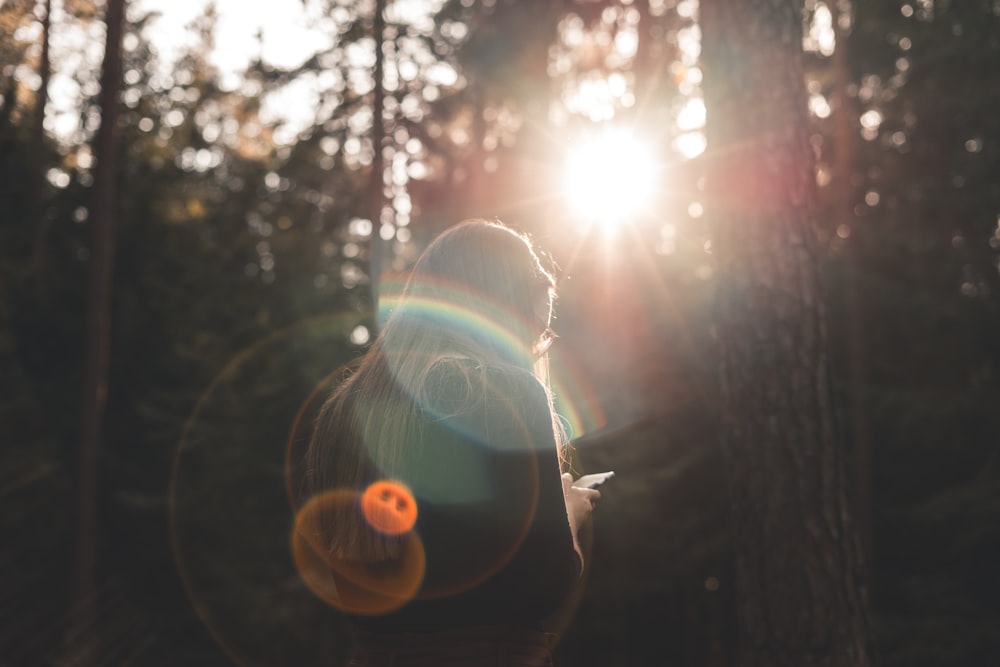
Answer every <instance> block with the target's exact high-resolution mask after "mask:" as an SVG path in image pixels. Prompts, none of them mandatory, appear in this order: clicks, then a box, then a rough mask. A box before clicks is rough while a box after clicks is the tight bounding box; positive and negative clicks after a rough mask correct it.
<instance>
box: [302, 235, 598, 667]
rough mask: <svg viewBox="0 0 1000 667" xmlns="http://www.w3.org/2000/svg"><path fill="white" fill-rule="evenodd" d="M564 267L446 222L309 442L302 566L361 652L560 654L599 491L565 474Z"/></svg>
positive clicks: (360, 661) (493, 658) (380, 656)
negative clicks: (557, 343)
mask: <svg viewBox="0 0 1000 667" xmlns="http://www.w3.org/2000/svg"><path fill="white" fill-rule="evenodd" d="M553 295H554V281H553V279H552V276H551V275H550V274H549V273H548V272H546V271H545V269H544V268H543V267H542V265H541V263H540V262H539V259H538V256H537V255H536V254H535V252H534V250H533V249H532V246H531V244H530V242H529V241H528V240H527V239H526V238H525V237H524V236H521V235H519V234H517V233H515V232H514V231H512V230H511V229H509V228H507V227H505V226H503V225H501V224H499V223H495V222H485V221H480V220H476V221H468V222H465V223H462V224H459V225H457V226H455V227H452V228H451V229H449V230H447V231H445V232H444V233H443V234H441V235H440V236H439V237H438V238H437V239H436V240H435V241H434V242H433V243H431V245H430V246H429V247H428V248H427V250H426V251H425V252H424V253H423V255H422V256H421V257H420V259H419V260H418V261H417V263H416V266H415V267H414V269H413V272H412V274H411V276H410V279H409V281H408V282H407V284H406V287H405V288H404V290H403V293H402V295H401V297H400V298H399V299H398V301H397V302H396V303H395V304H393V307H392V310H391V313H390V315H389V317H388V318H387V320H386V322H385V326H384V327H383V330H382V333H381V334H380V336H379V337H378V339H377V340H376V341H375V342H374V343H373V345H372V346H371V348H370V349H369V351H368V352H367V354H366V355H365V357H364V358H363V359H362V361H361V364H360V366H359V367H358V370H357V371H356V372H355V373H354V374H353V375H352V376H351V377H350V378H349V379H347V381H346V382H344V383H343V384H342V385H341V386H340V387H339V388H338V389H337V390H335V392H334V393H333V395H332V396H331V397H330V398H329V399H328V400H327V402H326V403H325V404H324V406H323V409H322V410H321V412H320V415H319V417H318V419H317V423H316V429H315V431H314V434H313V437H312V440H311V442H310V445H309V449H308V452H307V454H306V462H305V469H306V480H305V481H306V488H307V495H308V498H309V501H308V502H307V503H306V504H305V505H304V506H303V508H302V510H301V511H300V513H299V519H298V521H297V533H296V535H297V536H296V542H295V544H297V545H298V547H296V562H297V563H298V564H299V567H300V571H303V576H304V577H305V579H306V580H307V582H309V583H310V585H311V586H312V588H313V590H314V591H317V592H318V593H320V595H321V596H322V597H324V599H326V600H328V601H329V602H331V603H332V604H335V605H336V606H338V607H339V608H341V609H342V610H344V611H346V612H347V613H348V614H349V615H350V616H351V620H352V625H353V626H354V628H355V629H356V631H357V633H356V640H357V641H356V650H355V653H354V658H353V661H352V663H351V664H352V665H355V666H357V667H375V666H379V665H395V666H397V667H405V666H408V665H412V666H417V665H456V666H457V665H479V664H483V663H484V661H487V660H488V661H489V662H488V664H490V665H548V664H551V653H550V650H551V647H550V643H551V641H550V640H551V635H548V634H546V633H545V632H544V630H545V628H544V627H543V626H542V624H543V621H544V619H545V618H546V617H547V616H549V615H550V614H552V613H553V612H555V611H556V610H557V609H558V608H559V606H560V605H561V604H562V603H563V602H564V601H565V599H566V597H567V596H568V594H569V593H570V591H571V589H572V587H573V586H574V585H575V584H576V582H577V581H578V579H579V576H580V573H581V571H582V568H583V558H582V554H581V552H580V548H579V543H578V540H577V530H578V528H579V526H580V525H581V524H582V523H583V522H584V521H586V520H587V519H588V518H589V516H590V514H591V511H592V509H593V503H594V502H595V501H596V500H597V499H598V498H599V497H600V494H599V493H598V492H597V491H596V490H592V489H581V488H576V487H574V486H572V478H571V476H570V475H569V474H568V473H565V474H560V453H561V448H562V446H563V442H562V434H561V429H560V428H559V423H558V420H557V419H556V418H555V414H554V411H553V407H552V397H551V395H550V393H549V391H548V389H547V387H546V384H545V383H546V381H547V378H546V370H547V360H546V356H545V354H546V351H547V348H548V346H549V344H550V343H551V341H552V339H553V338H554V334H553V333H552V330H551V329H550V328H549V325H550V320H551V315H552V299H553Z"/></svg>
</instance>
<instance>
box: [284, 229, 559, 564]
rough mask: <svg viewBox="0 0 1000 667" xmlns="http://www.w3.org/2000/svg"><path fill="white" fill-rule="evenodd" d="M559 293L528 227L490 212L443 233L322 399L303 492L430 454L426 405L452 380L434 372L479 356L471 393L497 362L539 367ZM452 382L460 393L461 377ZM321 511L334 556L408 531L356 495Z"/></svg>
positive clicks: (402, 476) (378, 552)
mask: <svg viewBox="0 0 1000 667" xmlns="http://www.w3.org/2000/svg"><path fill="white" fill-rule="evenodd" d="M553 297H554V280H553V277H552V275H551V274H550V273H549V272H548V271H546V270H545V269H544V268H543V266H542V264H541V262H540V261H539V257H538V255H537V254H536V253H535V251H534V250H533V248H532V245H531V243H530V241H529V240H528V238H527V237H525V236H523V235H521V234H518V233H517V232H515V231H513V230H511V229H510V228H508V227H506V226H504V225H502V224H500V223H497V222H487V221H484V220H470V221H466V222H463V223H460V224H458V225H456V226H454V227H451V228H450V229H448V230H447V231H445V232H444V233H442V234H441V235H440V236H438V237H437V238H436V239H435V240H434V241H433V242H432V243H431V244H430V245H429V246H428V247H427V249H426V250H425V251H424V253H423V254H422V255H421V256H420V258H419V259H418V260H417V262H416V265H415V266H414V268H413V271H412V273H411V275H410V278H409V280H408V281H407V283H406V285H405V287H404V289H403V291H402V294H401V295H400V296H399V298H398V299H397V300H393V302H392V303H390V308H391V312H390V314H389V315H388V317H387V319H386V321H385V325H384V327H383V329H382V332H381V333H380V334H379V336H378V337H377V338H376V340H375V342H374V343H373V344H372V346H371V347H370V348H369V350H368V352H367V353H366V354H365V356H364V357H363V359H362V360H361V363H360V365H359V367H358V370H357V371H356V372H355V373H354V374H353V375H352V376H351V377H350V378H349V379H348V380H347V381H346V382H344V383H343V384H342V385H341V386H340V387H338V388H337V389H336V390H334V392H333V394H332V395H331V396H330V398H328V399H327V401H326V403H325V404H324V405H323V408H322V409H321V411H320V413H319V415H318V417H317V421H316V425H315V429H314V431H313V435H312V438H311V440H310V443H309V448H308V450H307V452H306V461H305V489H304V490H305V492H306V493H307V494H309V495H315V494H318V493H322V492H324V491H329V490H334V489H347V490H351V491H354V492H356V495H357V494H359V493H360V492H362V491H363V489H364V488H366V487H367V486H368V485H369V484H371V483H373V482H375V481H377V480H378V479H386V478H388V479H394V480H399V481H403V482H404V483H405V481H406V478H407V470H408V469H409V468H410V466H412V465H414V462H415V461H417V460H418V459H419V457H420V454H421V452H420V448H421V446H420V442H419V439H418V438H417V437H416V434H418V433H419V432H420V427H421V423H422V422H424V421H426V419H427V406H429V405H433V404H435V398H436V397H437V395H438V394H439V393H440V392H442V391H444V389H445V388H443V387H436V386H434V381H433V379H432V378H433V377H439V375H432V374H430V373H429V372H430V370H431V369H432V367H434V366H435V364H438V363H442V362H449V361H451V360H462V359H471V360H474V361H475V362H476V364H461V363H455V364H453V366H454V368H455V369H458V370H460V372H461V373H463V374H464V377H465V380H466V383H465V387H464V388H462V390H464V391H465V392H466V395H467V396H469V397H474V396H476V395H477V394H480V395H481V393H482V392H486V391H488V388H487V387H486V386H485V385H486V378H485V374H484V369H485V368H487V367H501V368H503V367H508V368H510V367H513V368H519V369H522V370H526V371H529V372H535V373H536V375H537V374H538V373H540V372H541V369H542V368H544V365H545V364H544V355H539V354H537V349H536V348H535V347H534V344H535V343H536V341H537V340H538V338H539V335H540V334H541V333H542V332H543V331H544V330H545V329H546V328H547V326H548V321H547V319H548V314H549V312H550V309H551V304H552V299H553ZM540 309H541V310H544V318H545V321H540V314H541V313H540V312H539V310H540ZM540 379H541V380H542V382H543V384H545V383H546V378H544V377H540ZM447 391H448V393H449V395H451V396H452V397H454V395H455V388H454V387H449V388H448V389H447ZM438 403H440V402H439V401H438ZM459 409H460V408H459ZM549 410H550V412H552V402H551V398H550V400H549ZM553 414H554V412H553ZM435 416H436V417H447V416H449V415H446V414H437V415H435ZM553 422H554V424H555V423H556V420H555V419H554V420H553ZM554 428H555V427H554ZM557 442H558V437H557ZM320 521H321V527H322V531H323V533H324V539H328V540H329V543H330V552H331V554H332V555H334V556H335V557H338V558H347V559H358V560H367V561H380V560H387V559H391V558H395V557H396V556H398V555H399V553H400V551H401V548H402V542H401V538H400V537H398V536H391V535H384V534H381V533H378V532H377V531H374V530H372V529H371V528H370V527H369V526H368V525H367V524H366V522H365V521H363V520H362V519H361V516H360V509H359V508H358V507H356V506H353V505H351V504H349V503H348V504H343V503H342V504H340V505H339V506H337V507H336V508H332V509H330V510H328V511H326V512H325V516H323V517H322V518H321V519H320Z"/></svg>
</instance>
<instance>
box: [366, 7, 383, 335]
mask: <svg viewBox="0 0 1000 667" xmlns="http://www.w3.org/2000/svg"><path fill="white" fill-rule="evenodd" d="M385 3H386V0H375V15H374V16H373V18H372V35H373V36H374V38H375V71H374V72H373V73H372V76H373V78H374V80H375V88H374V90H373V92H372V150H373V151H374V154H373V155H372V171H371V181H370V182H369V184H368V187H369V198H370V206H371V219H372V237H371V241H370V246H369V250H368V252H369V254H370V257H369V265H370V269H369V273H370V274H371V275H370V276H369V279H370V280H371V292H372V310H373V312H374V313H375V315H376V318H377V316H378V300H379V287H380V283H381V281H382V273H383V271H384V270H385V250H386V243H385V241H384V240H383V239H382V235H381V232H382V208H383V207H384V206H385V160H384V158H383V157H382V147H383V144H385V118H384V116H383V114H385V87H384V69H385V51H384V48H385ZM377 321H378V320H377V319H376V322H377Z"/></svg>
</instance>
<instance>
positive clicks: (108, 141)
mask: <svg viewBox="0 0 1000 667" xmlns="http://www.w3.org/2000/svg"><path fill="white" fill-rule="evenodd" d="M125 5H126V0H108V1H107V10H106V12H107V13H106V16H105V24H106V25H107V35H106V39H105V51H104V61H103V64H102V67H101V94H100V98H99V100H100V102H99V103H100V107H101V125H100V127H99V128H98V130H97V136H96V138H95V141H94V144H95V150H94V155H95V158H96V164H95V167H94V185H93V191H92V192H93V204H92V208H91V221H92V223H91V224H92V227H91V247H90V267H89V269H90V270H89V275H88V281H87V329H86V343H85V345H86V348H85V351H84V367H83V398H82V405H81V425H80V445H79V456H80V460H79V471H78V472H79V494H80V496H79V504H78V512H79V520H78V524H77V546H76V549H77V554H76V577H75V587H76V590H75V597H76V600H77V602H78V603H84V604H86V601H87V600H89V599H90V596H91V594H92V593H93V590H94V580H95V576H96V571H95V570H96V563H97V542H98V541H97V534H98V517H97V477H98V472H99V466H98V459H99V455H100V439H101V423H102V421H103V417H104V412H105V406H106V405H107V396H108V366H109V360H110V352H111V283H112V281H111V279H112V275H113V273H114V254H115V227H116V217H117V215H116V214H117V171H118V170H117V159H116V152H117V148H118V115H119V113H118V112H119V98H120V96H121V89H122V53H121V51H122V30H123V28H124V19H125Z"/></svg>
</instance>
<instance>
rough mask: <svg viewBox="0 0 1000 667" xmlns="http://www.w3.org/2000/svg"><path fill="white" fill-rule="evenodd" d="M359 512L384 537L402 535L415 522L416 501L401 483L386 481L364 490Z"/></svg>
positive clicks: (378, 482)
mask: <svg viewBox="0 0 1000 667" xmlns="http://www.w3.org/2000/svg"><path fill="white" fill-rule="evenodd" d="M361 511H362V512H363V513H364V515H365V519H366V520H367V521H368V523H369V524H370V525H371V526H372V528H374V529H375V530H377V531H379V532H380V533H385V534H386V535H402V534H403V533H405V532H407V531H409V530H410V529H412V528H413V524H415V523H416V522H417V501H416V499H415V498H414V497H413V494H412V493H411V492H410V490H409V489H408V488H406V486H405V485H403V484H402V483H400V482H394V481H392V480H388V479H383V480H379V481H377V482H375V483H373V484H371V485H370V486H369V487H368V488H367V489H365V492H364V493H363V494H362V495H361Z"/></svg>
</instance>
